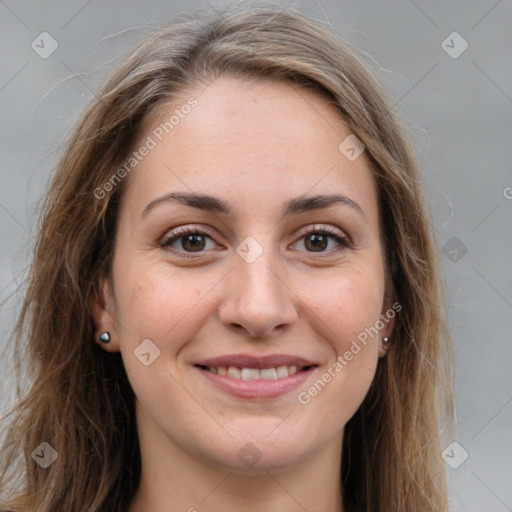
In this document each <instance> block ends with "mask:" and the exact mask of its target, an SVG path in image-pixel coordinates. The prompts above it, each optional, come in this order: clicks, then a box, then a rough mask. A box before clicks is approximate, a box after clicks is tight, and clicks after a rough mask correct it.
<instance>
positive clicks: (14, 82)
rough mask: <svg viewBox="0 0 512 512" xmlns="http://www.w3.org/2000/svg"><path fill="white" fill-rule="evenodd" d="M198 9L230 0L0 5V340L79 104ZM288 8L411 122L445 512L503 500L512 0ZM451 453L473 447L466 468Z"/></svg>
mask: <svg viewBox="0 0 512 512" xmlns="http://www.w3.org/2000/svg"><path fill="white" fill-rule="evenodd" d="M245 3H247V2H245ZM275 3H276V4H279V5H281V6H282V7H283V8H287V5H288V2H275ZM208 5H210V6H211V8H216V9H220V8H221V7H222V6H223V5H227V3H226V2H213V1H212V2H210V4H208V3H207V2H206V1H200V0H194V1H190V0H189V1H187V2H185V1H181V2H180V1H176V0H172V1H162V0H145V1H143V2H140V1H139V2H136V1H124V2H120V1H109V2H100V1H99V0H89V1H87V0H73V1H62V0H61V1H57V0H51V1H47V2H38V1H36V0H33V1H18V2H15V1H14V0H5V1H2V0H0V48H1V54H0V59H1V67H0V69H1V74H0V109H1V117H0V127H1V130H2V133H1V138H0V147H1V155H2V158H1V171H0V172H1V188H0V220H1V239H2V244H1V247H0V270H1V277H0V290H1V299H4V300H6V302H5V304H4V306H3V308H2V310H1V315H2V324H1V325H2V335H3V338H2V339H3V340H6V337H7V336H8V335H9V331H10V329H11V328H12V326H13V322H14V318H15V316H16V313H17V311H18V310H19V298H20V292H18V293H14V292H15V290H16V288H17V286H19V285H21V286H22V285H23V278H24V276H25V273H26V269H27V264H28V261H29V255H30V250H31V245H32V243H33V239H34V234H35V232H36V226H37V222H36V217H35V214H36V211H37V207H38V205H39V204H40V201H41V197H42V194H43V191H44V189H45V186H46V184H47V180H48V177H49V174H50V172H51V170H52V168H53V167H54V166H55V163H56V161H57V158H58V156H59V154H60V151H61V144H62V142H63V140H64V137H65V135H66V134H67V133H68V130H69V128H70V127H71V126H72V125H73V123H74V121H75V119H76V116H77V114H78V112H79V111H80V110H81V108H82V107H83V106H84V105H85V104H86V103H87V102H88V100H89V99H90V98H91V97H92V95H93V91H94V90H95V89H96V87H97V86H98V84H99V83H100V80H101V79H102V78H103V77H104V76H105V75H106V74H107V73H108V71H109V70H110V69H111V68H112V66H113V64H114V61H116V60H117V59H118V58H119V57H120V56H121V55H122V54H123V53H124V52H125V51H126V50H127V49H128V48H129V47H130V46H131V45H133V44H134V43H136V42H137V41H139V40H140V39H141V38H143V37H144V35H145V34H146V33H147V32H148V28H149V27H154V26H158V25H159V24H160V23H162V22H165V21H166V20H168V19H170V18H171V17H173V15H174V14H176V13H178V12H183V11H187V10H190V9H191V8H194V7H199V6H203V7H208ZM294 5H297V6H298V7H299V8H301V9H304V10H306V11H309V12H311V13H313V14H315V15H316V16H317V17H319V18H322V19H324V20H325V21H326V22H328V23H330V24H331V25H332V26H333V27H334V28H335V29H336V30H337V31H339V33H340V34H341V35H342V36H343V37H345V38H346V39H348V40H349V41H351V42H352V43H354V44H356V45H357V46H359V47H360V48H361V49H362V50H364V51H365V52H367V53H368V55H369V57H370V58H371V59H374V60H375V62H377V63H378V65H376V64H373V66H374V68H375V69H376V71H377V72H378V74H379V75H380V76H381V78H382V80H384V83H385V85H386V86H387V87H388V89H389V91H390V92H391V94H392V95H393V96H394V97H395V98H396V100H397V106H396V108H397V109H398V110H399V111H400V112H401V113H402V114H403V115H404V116H405V117H406V118H407V120H408V126H409V128H410V131H411V134H412V136H413V139H414V141H415V144H416V146H417V148H418V152H419V156H420V160H421V164H422V169H423V174H424V182H425V183H424V186H425V190H426V193H427V197H428V201H429V204H430V205H431V208H432V210H433V213H434V225H435V228H436V230H437V232H438V235H439V244H440V247H439V249H440V250H441V249H442V250H443V253H442V255H441V258H442V264H443V275H444V281H445V286H446V304H447V313H448V318H449V325H450V329H451V332H452V335H453V341H454V347H455V359H456V375H455V379H456V380H455V384H456V396H457V416H458V433H457V437H456V439H453V440H448V442H447V443H446V446H447V445H448V444H449V442H451V441H456V442H457V443H458V445H455V447H451V448H453V451H452V450H451V448H450V449H449V450H448V451H447V455H448V456H449V457H447V460H449V461H450V463H451V464H452V465H454V466H455V465H458V464H460V465H459V466H458V467H457V468H456V469H452V468H451V467H449V466H447V470H448V475H449V478H450V485H451V494H452V503H453V510H454V511H458V510H464V511H466V510H467V511H486V512H489V511H495V512H504V511H512V469H511V463H510V460H511V459H512V442H511V441H512V439H511V437H512V435H511V434H512V403H511V402H512V385H511V384H512V376H511V375H512V372H511V370H510V366H511V365H510V363H511V361H512V357H511V356H512V343H510V342H511V341H512V340H511V332H512V322H511V319H512V286H511V285H512V265H511V260H512V258H511V255H512V222H511V220H512V172H511V161H512V154H511V153H512V144H511V132H512V130H511V128H512V72H511V71H512V70H511V63H512V59H511V53H512V52H511V49H512V31H511V29H510V27H511V25H512V23H511V22H512V5H511V3H510V1H506V0H499V1H490V2H484V1H479V2H477V1H468V2H455V1H451V2H442V1H435V2H434V1H431V2H427V1H421V0H415V1H412V0H402V1H388V2H379V1H372V2H369V1H363V2H357V1H340V0H338V1H333V0H331V1H329V0H320V2H313V1H312V2H309V3H308V2H294ZM44 31H46V32H48V33H49V34H51V36H52V37H53V38H54V39H55V40H56V41H57V43H58V48H57V50H56V51H55V52H54V53H53V54H52V55H50V56H49V57H48V58H46V59H43V58H41V57H40V56H39V55H38V54H37V53H36V52H35V51H34V50H33V49H32V47H31V43H32V41H34V40H36V42H37V40H38V39H36V38H37V37H38V36H39V34H41V33H42V32H44ZM454 31H456V32H458V33H459V34H460V35H461V36H462V37H463V38H464V40H465V41H467V43H468V45H469V46H468V48H467V50H466V51H465V52H464V53H462V54H461V55H460V56H458V57H457V58H453V56H450V55H449V54H448V53H447V52H446V51H445V50H444V49H443V47H442V42H443V41H444V40H445V39H446V38H447V36H448V35H449V34H451V33H452V32H454ZM39 40H40V39H39ZM461 43H462V41H461V40H457V36H456V37H455V39H454V38H453V36H451V37H450V38H448V39H447V40H446V43H444V47H445V48H446V45H449V46H453V48H451V49H450V48H447V49H448V50H449V51H451V52H452V54H453V52H455V51H457V50H459V49H460V48H462V46H461ZM46 48H48V46H46ZM453 237H456V238H455V239H454V240H452V239H453ZM450 240H451V241H450ZM447 243H448V245H446V244H447ZM466 250H467V252H465V251H466ZM21 290H22V289H21ZM0 372H1V373H0V375H1V376H2V379H1V381H0V385H1V389H2V393H1V398H0V405H2V406H3V407H5V406H6V405H8V404H9V403H10V402H11V400H12V398H11V396H12V388H13V384H12V383H13V381H12V376H11V375H10V362H9V359H8V354H6V355H4V356H3V358H2V360H1V362H0ZM2 427H3V426H2V425H0V430H2ZM462 450H465V451H466V452H467V453H468V455H469V456H468V458H467V460H465V461H464V462H463V463H461V462H462V459H463V455H464V452H463V451H462Z"/></svg>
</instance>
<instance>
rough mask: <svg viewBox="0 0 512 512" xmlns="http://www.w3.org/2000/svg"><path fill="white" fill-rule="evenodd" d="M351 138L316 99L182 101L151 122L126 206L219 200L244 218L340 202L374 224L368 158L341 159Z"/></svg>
mask: <svg viewBox="0 0 512 512" xmlns="http://www.w3.org/2000/svg"><path fill="white" fill-rule="evenodd" d="M348 136H351V131H350V129H349V128H348V126H347V125H346V123H345V122H344V120H343V118H342V116H341V114H340V113H339V111H338V110H337V109H336V107H335V106H334V105H332V104H330V103H329V102H328V101H327V100H326V99H325V98H323V97H321V96H320V95H319V94H317V93H315V92H312V91H309V90H305V89H303V88H299V87H296V86H293V85H289V84H286V83H281V82H270V81H269V82H251V83H247V82H243V81H241V80H234V79H227V78H224V79H218V80H216V81H215V82H213V83H212V84H209V85H207V86H202V87H196V88H193V89H190V90H188V91H186V92H182V93H181V94H180V96H179V98H176V99H175V100H174V101H173V102H172V103H170V104H168V105H166V106H165V107H162V108H160V109H159V111H158V112H156V113H155V114H154V115H152V116H151V118H150V119H148V120H147V122H146V123H145V126H144V130H143V133H142V134H141V136H140V137H139V140H138V142H137V144H136V145H135V149H136V150H137V148H139V147H142V146H143V145H148V146H152V147H151V149H150V150H149V151H148V152H147V154H146V155H145V156H144V157H143V158H141V160H140V162H139V163H138V164H137V167H136V169H134V171H133V172H132V173H131V174H130V175H129V178H128V181H129V183H128V187H127V190H126V197H125V198H123V203H125V202H129V203H130V205H131V206H130V209H131V210H132V211H136V210H137V211H138V212H139V213H140V212H141V211H142V210H143V209H144V207H145V206H146V205H147V204H148V203H149V202H150V201H151V200H153V199H154V198H155V197H157V196H158V195H162V194H164V193H166V192H171V191H174V190H179V191H184V192H185V191H187V192H196V193H208V194H211V195H217V196H220V197H222V198H223V199H224V200H225V201H226V202H228V203H229V204H230V205H231V206H232V207H233V210H234V211H236V212H238V213H239V214H240V215H246V214H251V213H252V214H254V212H255V210H257V211H258V212H260V213H261V214H266V213H267V212H268V213H269V214H270V213H271V212H272V211H274V210H275V211H277V210H278V209H279V208H280V207H281V205H282V204H283V202H284V201H287V200H289V199H290V198H294V197H297V196H300V195H305V194H311V195H313V194H322V193H324V194H325V193H335V192H342V193H343V194H345V195H348V196H350V197H352V196H355V197H357V200H358V202H360V203H362V204H363V205H364V208H365V213H367V216H369V217H370V218H371V219H372V220H373V221H375V222H376V221H377V205H376V203H377V197H376V190H375V186H374V181H373V177H372V172H371V168H370V165H369V162H368V160H367V159H366V157H365V154H364V152H363V153H362V154H361V156H360V157H358V158H356V159H355V160H353V161H351V160H349V159H348V158H347V157H346V156H345V154H344V153H342V152H341V151H340V149H339V146H340V143H342V141H344V140H345V139H346V138H347V137H348ZM150 139H151V141H152V142H150V143H149V144H148V141H150ZM214 192H215V193H214ZM354 199H355V198H354Z"/></svg>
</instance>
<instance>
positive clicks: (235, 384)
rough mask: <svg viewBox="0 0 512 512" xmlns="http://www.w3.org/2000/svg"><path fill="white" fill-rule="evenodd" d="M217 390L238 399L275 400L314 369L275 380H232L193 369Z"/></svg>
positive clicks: (299, 382) (294, 386)
mask: <svg viewBox="0 0 512 512" xmlns="http://www.w3.org/2000/svg"><path fill="white" fill-rule="evenodd" d="M195 368H196V369H197V370H199V372H200V373H201V374H202V375H203V376H204V377H206V378H207V379H208V380H209V381H210V382H211V383H213V384H214V385H215V386H217V388H219V389H221V390H222V391H225V392H227V393H229V394H231V395H233V396H236V397H240V398H275V397H278V396H281V395H284V394H286V393H289V392H290V391H292V390H294V389H296V388H298V387H299V386H300V385H301V384H303V383H304V381H305V380H307V378H308V377H309V376H310V375H311V374H312V373H313V372H314V370H315V368H316V367H311V368H309V369H307V370H303V371H301V372H297V373H295V374H294V375H290V376H289V377H284V378H282V379H275V380H261V379H260V380H242V379H232V378H230V377H225V376H223V375H219V374H217V373H212V372H210V371H208V370H205V369H203V368H199V367H197V366H196V367H195Z"/></svg>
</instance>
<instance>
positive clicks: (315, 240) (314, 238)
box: [306, 235, 327, 249]
mask: <svg viewBox="0 0 512 512" xmlns="http://www.w3.org/2000/svg"><path fill="white" fill-rule="evenodd" d="M306 240H307V242H308V241H309V242H311V243H312V247H313V249H325V248H326V247H327V243H326V242H327V237H326V236H325V235H310V237H309V238H308V239H306ZM307 242H306V243H307Z"/></svg>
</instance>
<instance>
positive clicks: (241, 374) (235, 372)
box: [196, 364, 316, 381]
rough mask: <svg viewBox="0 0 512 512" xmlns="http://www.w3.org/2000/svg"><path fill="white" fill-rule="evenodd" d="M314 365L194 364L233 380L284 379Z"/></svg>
mask: <svg viewBox="0 0 512 512" xmlns="http://www.w3.org/2000/svg"><path fill="white" fill-rule="evenodd" d="M315 366H316V365H311V366H297V365H282V366H276V367H272V368H262V369H257V368H239V367H237V366H204V365H200V364H198V365H196V367H197V368H201V369H202V370H206V371H208V372H210V373H213V374H216V375H220V376H222V377H228V378H230V379H233V380H246V381H247V380H280V379H286V378H287V377H290V376H292V375H295V374H296V373H300V372H304V371H307V370H309V369H310V368H314V367H315Z"/></svg>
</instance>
